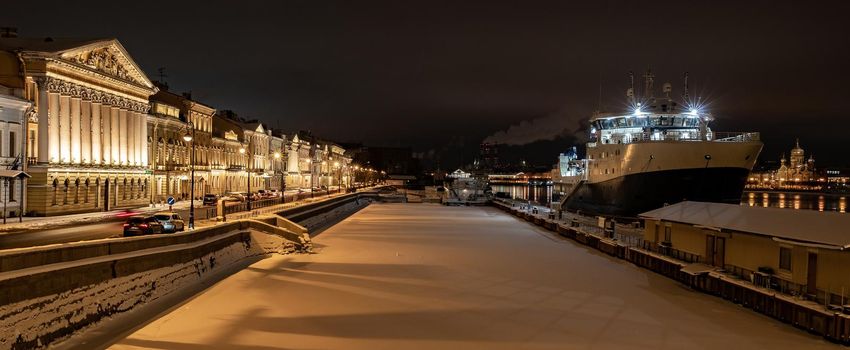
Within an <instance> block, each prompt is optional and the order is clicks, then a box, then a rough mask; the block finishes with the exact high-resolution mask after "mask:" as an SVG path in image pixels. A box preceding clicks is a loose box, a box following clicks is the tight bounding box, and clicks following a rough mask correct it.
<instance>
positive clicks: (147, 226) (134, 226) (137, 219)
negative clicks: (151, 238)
mask: <svg viewBox="0 0 850 350" xmlns="http://www.w3.org/2000/svg"><path fill="white" fill-rule="evenodd" d="M162 232H163V227H162V224H161V223H159V221H157V220H156V218H154V217H153V216H140V215H137V216H131V217H130V218H129V219H127V222H126V223H124V237H131V236H141V235H152V234H157V233H162Z"/></svg>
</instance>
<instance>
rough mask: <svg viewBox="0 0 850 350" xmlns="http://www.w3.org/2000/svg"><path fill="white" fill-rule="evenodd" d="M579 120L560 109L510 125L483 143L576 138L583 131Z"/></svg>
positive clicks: (512, 143) (517, 142)
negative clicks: (563, 137) (564, 137)
mask: <svg viewBox="0 0 850 350" xmlns="http://www.w3.org/2000/svg"><path fill="white" fill-rule="evenodd" d="M581 120H582V118H580V117H576V116H575V115H570V113H568V112H567V111H566V109H565V108H562V109H561V110H559V111H557V112H554V113H552V114H549V115H546V116H543V117H539V118H535V119H532V120H523V121H522V122H520V123H519V124H515V125H511V126H510V127H509V128H508V129H507V130H503V131H499V132H496V133H495V134H493V135H490V136H488V137H487V138H485V139H484V142H486V143H500V144H506V145H525V144H529V143H532V142H535V141H541V140H554V139H556V138H558V137H561V136H578V135H574V134H576V133H577V132H578V131H581V130H582V129H584V128H583V127H582V126H581Z"/></svg>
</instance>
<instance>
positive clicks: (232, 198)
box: [222, 192, 247, 202]
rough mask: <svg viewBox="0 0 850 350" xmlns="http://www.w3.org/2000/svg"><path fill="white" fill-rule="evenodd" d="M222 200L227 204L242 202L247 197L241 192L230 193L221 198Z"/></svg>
mask: <svg viewBox="0 0 850 350" xmlns="http://www.w3.org/2000/svg"><path fill="white" fill-rule="evenodd" d="M225 198H227V199H225ZM222 199H225V201H227V202H244V201H246V200H247V197H246V196H245V194H244V193H242V192H230V193H228V194H226V195H225V196H224V197H222Z"/></svg>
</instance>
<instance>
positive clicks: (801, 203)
mask: <svg viewBox="0 0 850 350" xmlns="http://www.w3.org/2000/svg"><path fill="white" fill-rule="evenodd" d="M758 198H761V201H759V200H758ZM741 204H742V205H748V206H751V207H755V206H761V207H774V208H793V209H803V210H817V211H837V212H841V213H846V212H847V196H845V195H834V194H823V193H782V192H744V197H743V198H742V199H741Z"/></svg>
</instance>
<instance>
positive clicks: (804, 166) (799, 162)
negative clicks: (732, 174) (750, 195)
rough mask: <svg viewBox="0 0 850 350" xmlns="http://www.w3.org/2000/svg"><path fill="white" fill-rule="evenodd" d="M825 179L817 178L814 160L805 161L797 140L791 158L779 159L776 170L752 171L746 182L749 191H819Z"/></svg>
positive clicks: (783, 157) (810, 158) (804, 155)
mask: <svg viewBox="0 0 850 350" xmlns="http://www.w3.org/2000/svg"><path fill="white" fill-rule="evenodd" d="M824 180H825V179H823V178H822V177H819V176H818V174H817V172H816V169H815V159H814V158H813V157H811V156H810V157H809V158H808V159H806V154H805V151H804V150H803V148H802V147H800V141H799V140H797V142H796V144H795V145H794V148H792V149H791V156H790V157H788V158H787V159H786V158H785V155H783V156H781V157H780V158H779V166H778V167H777V168H773V169H770V168H767V169H760V170H753V171H752V172H750V176H749V178H748V181H747V188H750V189H793V190H819V189H820V188H821V187H822V185H823V182H824Z"/></svg>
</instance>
